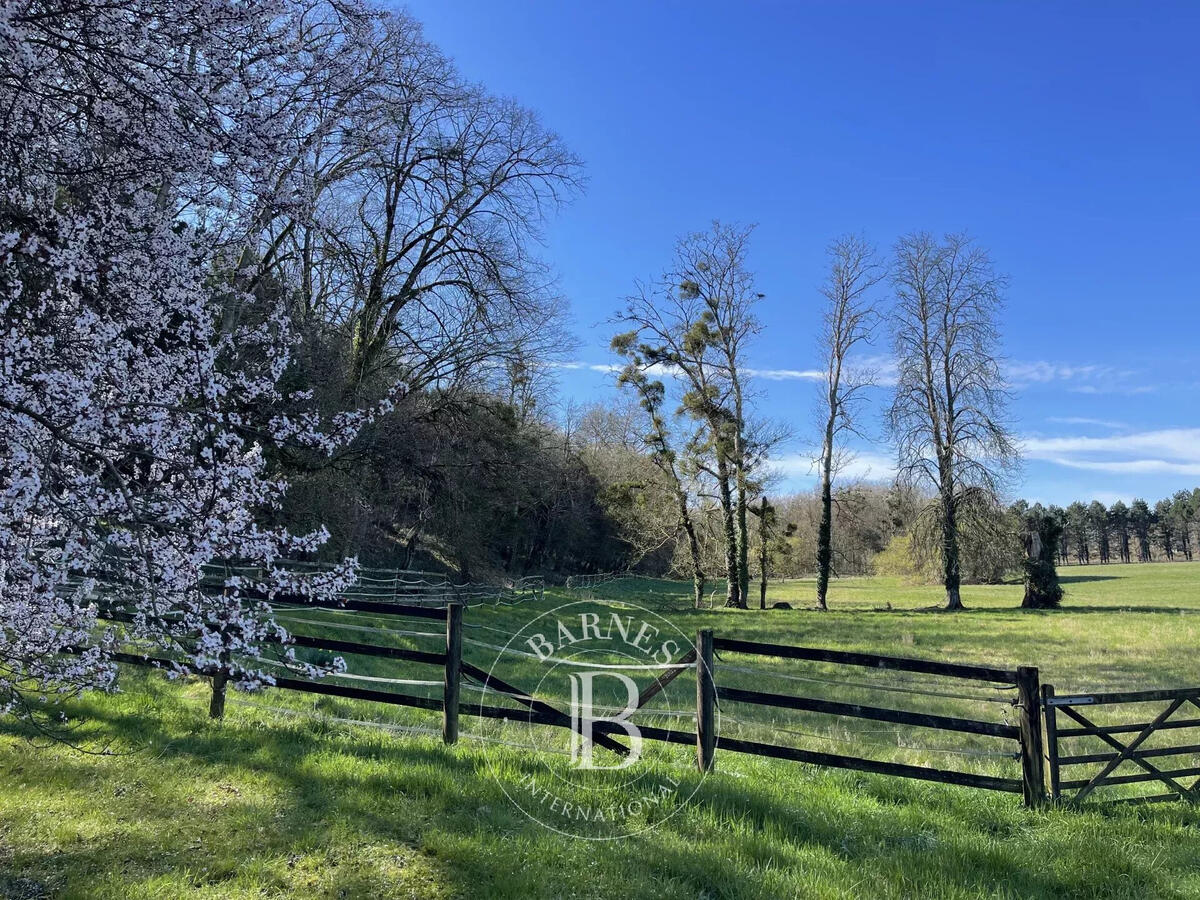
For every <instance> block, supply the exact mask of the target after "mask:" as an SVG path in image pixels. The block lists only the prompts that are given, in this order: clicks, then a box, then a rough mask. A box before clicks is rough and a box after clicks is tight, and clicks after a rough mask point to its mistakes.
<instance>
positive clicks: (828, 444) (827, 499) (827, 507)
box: [817, 416, 834, 609]
mask: <svg viewBox="0 0 1200 900" xmlns="http://www.w3.org/2000/svg"><path fill="white" fill-rule="evenodd" d="M833 426H834V420H833V416H830V417H829V422H828V424H827V425H826V426H825V446H824V448H823V449H822V451H821V522H820V524H819V525H818V526H817V609H829V605H828V603H827V594H828V593H829V571H830V568H831V567H832V565H833Z"/></svg>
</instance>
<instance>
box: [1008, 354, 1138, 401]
mask: <svg viewBox="0 0 1200 900" xmlns="http://www.w3.org/2000/svg"><path fill="white" fill-rule="evenodd" d="M1137 374H1138V373H1137V372H1136V371H1134V370H1132V369H1122V368H1118V367H1117V366H1109V365H1102V364H1096V363H1087V364H1084V365H1076V364H1074V363H1057V362H1047V361H1046V360H1033V361H1024V362H1022V361H1016V360H1014V361H1010V362H1008V363H1006V364H1005V366H1004V376H1005V378H1006V379H1007V380H1008V383H1009V385H1010V386H1011V387H1014V388H1022V387H1030V386H1031V385H1049V384H1053V383H1063V384H1064V385H1065V387H1066V390H1067V391H1069V392H1071V393H1073V394H1128V395H1132V394H1147V393H1150V392H1151V391H1153V390H1156V387H1155V386H1154V385H1149V384H1132V383H1130V379H1131V378H1133V377H1134V376H1135V375H1137Z"/></svg>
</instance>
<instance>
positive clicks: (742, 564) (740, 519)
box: [736, 461, 750, 608]
mask: <svg viewBox="0 0 1200 900" xmlns="http://www.w3.org/2000/svg"><path fill="white" fill-rule="evenodd" d="M736 477H737V529H738V596H740V597H741V598H742V607H743V608H745V607H747V606H749V605H750V534H749V529H748V527H747V524H746V476H745V472H744V469H743V465H742V463H741V462H740V461H739V462H738V464H737V475H736Z"/></svg>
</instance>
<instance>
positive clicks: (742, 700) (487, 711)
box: [107, 598, 1200, 806]
mask: <svg viewBox="0 0 1200 900" xmlns="http://www.w3.org/2000/svg"><path fill="white" fill-rule="evenodd" d="M276 602H278V601H276ZM293 604H294V605H295V606H296V607H304V606H317V607H322V608H330V609H334V610H338V611H346V610H352V611H359V612H366V613H371V614H373V615H374V616H380V617H388V618H389V619H390V620H393V621H399V622H402V620H404V619H405V618H415V619H419V620H422V621H425V622H434V621H436V622H438V623H439V624H440V625H442V626H443V627H444V630H445V641H444V645H442V646H441V647H440V648H439V650H438V651H437V652H429V651H424V650H414V649H408V648H402V647H392V646H383V645H379V644H371V643H363V642H358V641H347V640H339V639H333V638H328V637H324V636H312V635H298V634H293V635H291V637H290V643H291V644H292V645H293V646H296V647H301V648H307V649H312V650H320V651H326V652H329V653H341V654H357V655H362V656H373V657H380V658H386V659H394V660H397V661H404V662H407V663H416V664H418V665H421V666H425V665H427V666H430V667H436V669H437V676H438V681H440V684H441V688H442V691H441V694H442V696H441V697H430V696H419V695H417V694H415V693H406V692H398V691H393V690H379V689H377V688H373V687H364V686H359V685H347V684H339V683H337V678H338V677H343V678H354V677H362V676H354V675H343V676H333V677H332V678H330V679H320V680H313V679H308V678H303V677H295V676H294V675H293V674H288V675H283V676H276V677H275V686H276V687H277V688H280V689H284V690H291V691H301V692H306V693H313V694H322V695H327V696H331V697H340V698H345V699H350V700H365V701H373V702H379V703H385V704H393V705H400V706H410V707H417V708H421V709H428V710H431V711H440V712H441V715H442V737H443V739H444V740H445V742H446V743H448V744H452V743H454V742H455V741H457V740H458V738H459V719H460V717H461V716H463V715H467V716H476V717H482V718H492V719H513V718H516V716H514V713H517V712H519V713H520V714H521V715H520V718H521V720H522V721H525V722H528V723H529V724H534V725H544V726H549V727H557V728H572V729H575V730H576V731H577V732H580V733H582V729H581V723H580V722H579V721H578V719H577V717H575V716H572V715H571V713H570V711H569V710H565V709H563V708H561V707H562V705H563V704H561V703H557V702H555V701H550V700H547V699H546V698H544V697H542V698H539V697H535V696H534V695H533V692H532V691H531V690H527V689H525V688H522V687H521V686H519V685H514V684H511V683H509V682H507V681H505V680H503V679H501V678H499V677H498V676H497V675H496V674H494V673H489V672H485V671H483V670H482V669H480V668H479V667H477V666H474V665H472V664H471V663H469V662H467V661H465V660H464V659H463V640H464V638H463V628H464V622H463V612H464V604H451V605H449V606H445V607H440V608H437V607H430V606H415V605H402V604H396V603H388V602H379V601H377V600H362V599H353V600H346V601H345V602H342V603H328V604H320V603H311V602H309V601H307V600H303V599H301V598H295V599H294V600H293ZM107 617H108V618H112V619H115V620H117V621H120V620H121V617H122V614H120V613H117V612H113V611H109V612H108V613H107ZM329 624H330V625H331V626H335V625H336V623H333V622H330V623H329ZM343 627H344V626H343ZM367 630H375V629H367ZM396 633H397V634H405V633H408V632H404V631H399V630H398V631H397V632H396ZM422 636H424V637H427V638H428V637H430V635H429V634H428V633H422ZM483 646H489V645H483ZM719 654H739V655H748V656H753V657H773V658H776V659H784V660H801V661H809V662H815V663H822V664H828V665H832V666H834V667H835V668H837V669H839V670H840V669H841V667H847V668H854V667H859V668H868V669H871V670H875V671H886V672H909V673H920V674H925V675H932V676H940V677H942V678H948V679H952V680H954V681H957V682H966V683H975V684H980V683H983V684H987V685H990V686H991V687H993V688H1000V689H1007V690H1010V691H1015V695H1014V696H1013V697H1012V700H1011V702H1012V705H1013V706H1014V707H1015V709H1016V711H1017V714H1016V716H1015V718H1016V724H1009V723H1007V722H989V721H985V720H982V719H970V718H962V717H957V716H947V715H941V714H937V713H933V712H922V711H912V710H904V709H893V708H889V707H881V706H867V705H862V704H858V703H847V702H841V701H836V700H830V699H822V698H817V697H809V696H802V695H798V694H790V693H789V694H785V693H777V692H768V691H764V690H749V689H745V688H740V687H734V686H730V685H724V684H721V683H719V682H718V680H717V675H718V674H720V672H721V669H722V665H724V664H725V663H724V662H723V661H721V659H720V657H719ZM518 655H527V654H518ZM119 659H120V661H122V662H128V663H135V664H141V665H146V664H149V665H157V666H171V665H173V663H171V662H170V661H169V660H166V659H161V658H154V657H147V656H140V655H138V654H129V653H126V654H122V655H121V656H120V657H119ZM657 668H661V669H665V671H663V672H662V674H660V675H658V677H657V678H655V679H654V680H653V681H651V682H650V683H649V684H648V685H647V686H646V687H645V688H643V689H642V690H641V693H640V696H639V697H638V703H637V709H638V710H643V709H646V704H647V702H648V701H649V700H650V699H652V698H653V697H655V696H656V695H657V694H659V693H660V692H661V691H662V690H663V689H664V687H665V686H666V685H667V684H668V683H670V682H671V681H672V680H673V679H675V678H676V677H678V676H679V675H680V674H681V673H683V672H685V671H689V672H694V675H695V680H696V707H695V731H694V732H691V731H681V730H679V729H677V728H671V727H666V728H663V727H651V726H648V725H641V724H640V723H639V725H638V731H639V733H640V735H641V737H642V738H644V739H647V740H652V741H662V742H667V743H673V744H684V745H694V746H695V748H696V761H697V765H698V766H699V767H700V768H701V769H702V770H705V771H707V770H711V769H712V768H713V766H714V764H715V760H716V757H717V755H718V753H719V752H735V753H747V754H753V755H758V756H767V757H773V758H776V759H785V760H792V761H796V762H803V763H810V764H813V765H818V766H829V767H836V768H841V769H851V770H857V771H863V772H870V773H876V774H885V775H894V776H897V777H902V778H915V779H921V780H925V781H934V782H942V783H946V784H954V785H961V786H965V787H972V788H979V789H984V790H993V791H1003V792H1008V793H1018V794H1022V795H1023V797H1024V800H1025V803H1026V804H1027V805H1030V806H1033V805H1037V804H1038V803H1040V802H1042V800H1043V799H1045V796H1046V793H1045V788H1044V784H1043V782H1044V770H1043V759H1044V758H1045V757H1046V756H1047V752H1046V750H1045V748H1044V746H1043V737H1042V735H1043V733H1042V716H1041V714H1040V699H1039V686H1038V672H1037V669H1035V668H1027V667H1022V668H1018V669H1013V670H1008V669H998V668H990V667H986V666H974V665H962V664H958V663H947V662H939V661H934V660H923V659H909V658H902V657H894V656H884V655H880V654H873V653H857V652H846V651H839V650H829V649H823V648H815V647H797V646H791V645H784V644H770V643H758V642H751V641H743V640H735V639H731V638H720V637H714V635H713V632H712V631H711V630H701V631H699V632H698V634H697V638H696V645H695V649H694V650H693V651H691V652H689V653H688V654H686V655H685V656H683V657H681V658H680V659H679V660H678V661H677V662H675V663H673V664H671V665H668V666H658V667H657ZM730 668H731V670H733V669H734V668H735V667H733V666H730ZM192 671H194V672H195V673H196V674H199V675H206V676H210V677H212V678H213V684H214V697H215V696H216V691H217V686H218V685H220V686H221V687H220V690H221V693H222V694H223V692H224V683H225V681H227V680H228V679H229V676H230V674H231V673H229V672H216V671H197V670H194V669H193V670H192ZM837 677H838V676H834V677H833V678H831V679H829V680H828V681H829V683H830V684H833V685H835V686H836V685H837V683H838V681H837ZM367 680H368V681H370V680H376V681H379V680H384V681H391V682H393V683H394V684H399V685H401V686H403V685H404V684H421V685H427V686H432V685H434V684H436V683H437V682H435V681H433V680H411V681H406V680H404V679H378V678H374V679H372V678H368V679H367ZM464 681H465V682H467V683H468V685H469V686H470V687H472V688H473V689H476V690H479V691H481V692H482V693H483V695H484V697H485V698H486V697H487V696H488V695H489V694H490V695H493V696H498V697H502V698H504V699H505V700H509V701H512V702H515V703H516V704H518V707H517V708H514V707H512V706H496V705H490V704H489V703H483V702H481V703H474V702H471V703H464V702H463V701H462V688H463V684H464ZM910 693H914V694H921V693H922V692H921V691H910ZM928 693H933V692H928ZM949 696H954V695H953V694H950V695H949ZM1002 702H1004V701H1002ZM733 704H752V705H755V706H759V707H772V708H775V709H780V710H789V711H798V712H803V713H809V714H812V713H816V714H823V715H829V716H833V717H840V718H849V719H863V720H869V721H873V722H886V723H893V724H897V725H904V726H911V727H914V728H920V729H929V730H934V731H942V732H956V733H960V734H961V733H966V734H971V735H979V736H984V737H987V738H994V739H996V740H997V741H1000V742H1002V743H1001V745H1000V746H1002V747H1004V748H1006V750H1005V752H1003V753H999V754H996V755H1003V756H1009V757H1011V758H1013V759H1018V758H1019V760H1020V762H1021V778H1005V777H998V776H995V775H984V774H979V773H973V772H966V771H959V770H953V769H942V768H937V767H934V766H926V765H911V764H906V763H898V762H891V761H886V760H877V759H870V758H867V757H865V756H852V755H841V754H835V753H828V752H822V751H817V750H811V749H803V748H800V747H793V746H785V745H781V744H774V743H766V742H762V741H753V740H744V739H741V738H734V737H724V736H721V735H719V734H718V733H717V732H718V729H717V716H718V713H719V711H721V710H723V709H725V708H727V707H729V706H731V705H733ZM223 707H224V703H223V697H222V702H221V703H220V704H216V703H214V705H213V707H212V710H213V711H214V714H219V713H220V711H221V710H223ZM646 711H647V712H652V711H651V710H648V709H646ZM618 732H622V733H623V729H621V728H619V727H616V725H614V724H613V723H611V722H607V721H605V720H599V721H595V722H592V723H591V727H590V729H589V733H590V735H591V738H590V739H591V740H592V741H593V742H594V743H596V744H597V745H599V746H603V747H605V748H607V749H609V750H611V751H612V752H614V753H618V754H622V755H624V754H625V753H627V752H628V749H627V747H626V746H625V745H624V744H622V743H621V741H620V740H619V739H618V737H617V736H616V735H617V733H618ZM1061 762H1062V761H1061V760H1059V763H1060V764H1061ZM1055 771H1056V770H1055ZM1198 773H1200V770H1198Z"/></svg>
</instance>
